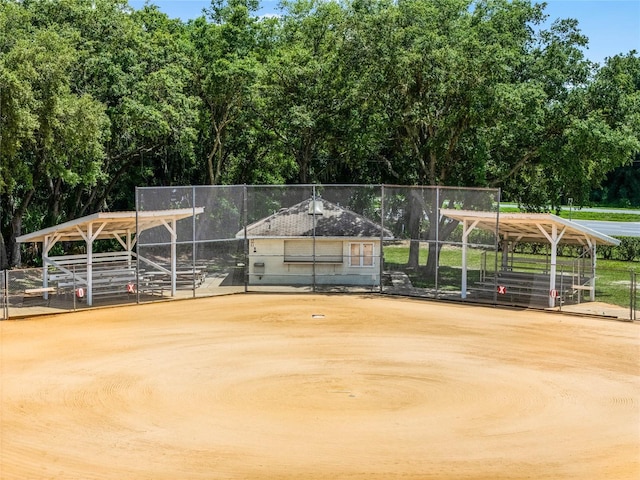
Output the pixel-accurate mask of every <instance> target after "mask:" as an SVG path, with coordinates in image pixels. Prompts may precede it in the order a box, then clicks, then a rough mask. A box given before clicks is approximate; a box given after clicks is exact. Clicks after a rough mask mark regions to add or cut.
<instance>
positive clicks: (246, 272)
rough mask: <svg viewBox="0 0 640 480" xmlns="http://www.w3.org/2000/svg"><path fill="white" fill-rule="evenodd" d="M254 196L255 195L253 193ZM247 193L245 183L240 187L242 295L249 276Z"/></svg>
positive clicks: (247, 288)
mask: <svg viewBox="0 0 640 480" xmlns="http://www.w3.org/2000/svg"><path fill="white" fill-rule="evenodd" d="M254 196H255V193H254ZM247 197H248V192H247V184H246V183H245V184H244V185H243V186H242V223H243V224H244V228H243V230H244V245H243V249H244V267H243V268H244V275H243V278H244V293H247V292H248V291H249V280H250V279H249V274H250V270H249V239H248V238H247V221H248V219H249V212H248V209H247V205H248V199H247ZM236 268H238V266H237V265H236Z"/></svg>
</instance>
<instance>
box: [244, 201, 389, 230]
mask: <svg viewBox="0 0 640 480" xmlns="http://www.w3.org/2000/svg"><path fill="white" fill-rule="evenodd" d="M311 202H312V199H311V198H309V199H307V200H304V201H303V202H300V203H298V204H296V205H293V206H292V207H289V208H283V209H281V210H280V211H278V212H276V213H274V214H273V215H270V216H268V217H266V218H263V219H262V220H258V221H257V222H255V223H252V224H251V225H248V226H247V237H249V238H256V237H281V238H291V237H311V236H313V234H314V229H313V221H314V218H315V220H316V227H315V235H316V236H318V237H320V236H322V237H358V238H380V236H381V234H382V236H383V237H384V239H385V240H391V239H393V234H392V233H391V231H389V230H387V229H386V228H385V229H383V228H382V227H381V226H380V225H378V224H377V223H375V222H372V221H371V220H369V219H367V218H365V217H363V216H362V215H358V214H357V213H355V212H352V211H350V210H347V209H345V208H342V207H340V206H338V205H336V204H334V203H331V202H329V201H327V200H325V199H323V198H319V197H316V199H315V203H314V206H313V208H314V209H315V212H316V214H315V215H313V214H312V213H310V212H311V210H310V208H312V207H311ZM236 236H237V237H243V236H244V230H242V231H240V232H238V234H237V235H236Z"/></svg>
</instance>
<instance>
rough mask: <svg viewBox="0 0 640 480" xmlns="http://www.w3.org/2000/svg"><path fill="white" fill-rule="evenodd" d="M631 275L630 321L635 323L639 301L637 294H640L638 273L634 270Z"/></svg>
mask: <svg viewBox="0 0 640 480" xmlns="http://www.w3.org/2000/svg"><path fill="white" fill-rule="evenodd" d="M630 273H631V284H630V288H629V297H630V298H629V320H630V321H632V322H633V321H634V320H636V309H637V305H636V301H637V293H638V284H637V276H636V272H634V271H633V270H632V271H631V272H630Z"/></svg>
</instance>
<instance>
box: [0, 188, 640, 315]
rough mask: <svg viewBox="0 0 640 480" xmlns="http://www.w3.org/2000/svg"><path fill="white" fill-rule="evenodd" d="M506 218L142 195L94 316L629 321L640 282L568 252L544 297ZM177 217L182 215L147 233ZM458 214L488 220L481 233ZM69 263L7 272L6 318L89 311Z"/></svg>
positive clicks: (282, 200) (345, 204) (544, 278)
mask: <svg viewBox="0 0 640 480" xmlns="http://www.w3.org/2000/svg"><path fill="white" fill-rule="evenodd" d="M499 206H500V191H499V190H496V189H471V188H454V187H422V186H394V185H277V186H247V185H234V186H186V187H149V188H147V187H145V188H138V189H136V207H137V208H136V212H137V213H136V217H137V219H138V220H137V226H136V227H137V228H136V231H137V236H136V247H135V252H130V253H129V254H128V257H127V255H125V253H126V252H123V255H121V256H118V255H113V254H109V256H108V257H105V258H102V257H100V254H95V255H93V257H92V258H93V259H94V260H93V261H94V262H96V263H94V264H92V269H91V271H92V296H93V305H94V306H104V305H114V304H126V303H145V302H153V301H161V300H168V299H175V298H196V297H206V296H213V295H221V294H229V293H244V292H367V293H380V294H385V295H401V296H412V297H422V298H431V299H446V300H457V301H470V302H474V303H486V304H490V305H505V306H518V307H534V308H548V306H549V303H550V302H549V298H550V296H553V297H554V298H555V296H557V297H558V298H557V299H556V300H557V302H556V305H557V306H558V307H557V308H558V309H560V310H566V311H571V309H572V308H578V307H579V308H578V311H582V312H584V313H595V314H598V315H601V314H603V312H602V311H597V310H602V306H603V305H609V307H607V308H608V309H609V312H611V308H612V307H613V306H618V307H619V308H618V311H616V312H615V315H616V316H618V318H627V319H635V317H636V315H637V277H636V276H635V273H634V274H633V276H632V277H631V279H630V278H629V272H628V271H626V272H613V271H611V272H610V271H606V269H601V268H600V267H599V268H598V278H597V279H596V284H595V289H593V288H592V287H593V285H592V284H591V283H590V282H593V281H594V280H593V275H592V273H593V272H592V270H591V269H592V267H593V262H592V261H591V259H590V258H589V255H588V252H585V251H580V250H579V249H576V248H574V247H571V248H566V249H563V250H562V251H561V252H559V256H558V258H557V259H556V263H555V264H554V267H555V268H554V269H553V270H555V271H556V282H555V289H552V290H550V287H549V279H550V273H549V272H550V255H549V252H548V248H549V247H548V246H544V245H542V246H540V245H538V246H526V245H525V247H527V248H524V247H520V248H510V247H505V245H504V243H503V242H501V239H500V237H499V234H498V225H499V216H500V213H499V210H500V209H499ZM175 210H180V211H181V212H183V213H184V212H187V215H186V216H184V215H182V216H179V217H178V216H174V217H173V219H171V218H172V217H171V215H167V216H166V218H167V220H166V221H164V220H163V222H162V223H160V224H159V223H158V222H155V223H154V224H153V225H151V224H146V223H144V221H143V219H144V218H146V217H145V215H147V214H155V212H158V213H159V214H160V213H162V212H165V213H166V212H169V213H170V212H172V211H175ZM141 212H144V214H141ZM451 212H469V213H470V214H473V213H474V212H475V213H481V214H482V215H483V218H484V226H483V227H482V228H474V227H476V223H477V222H476V223H473V222H472V221H467V220H464V221H461V220H459V219H456V218H454V217H455V215H452V214H451ZM176 218H180V219H176ZM468 218H473V215H470V216H469V217H468ZM116 247H117V246H116ZM545 249H546V250H545ZM104 255H107V254H106V253H105V254H104ZM80 256H81V255H80ZM101 260H105V261H103V263H100V261H101ZM106 260H108V261H106ZM115 260H117V261H115ZM64 265H67V266H63V264H62V261H61V260H58V261H57V266H56V267H54V266H53V265H48V266H47V269H46V271H45V270H44V269H42V268H41V269H24V270H11V271H8V272H5V273H4V274H3V275H2V276H1V277H0V278H1V280H0V281H1V285H0V286H1V287H2V288H0V306H2V307H3V308H2V309H0V318H9V317H16V316H22V315H32V314H38V313H45V312H56V311H69V310H78V309H82V308H87V302H86V299H85V294H86V288H87V283H88V282H87V265H83V264H82V262H80V261H78V262H75V260H73V259H71V260H70V261H69V262H68V263H66V264H64ZM589 306H590V307H592V310H593V311H589ZM580 308H581V310H580ZM605 314H606V312H605Z"/></svg>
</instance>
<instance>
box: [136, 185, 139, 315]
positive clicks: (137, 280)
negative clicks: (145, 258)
mask: <svg viewBox="0 0 640 480" xmlns="http://www.w3.org/2000/svg"><path fill="white" fill-rule="evenodd" d="M135 194H136V232H135V235H136V304H140V230H139V228H138V212H139V211H140V201H139V194H140V193H139V191H138V187H136V192H135Z"/></svg>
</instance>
